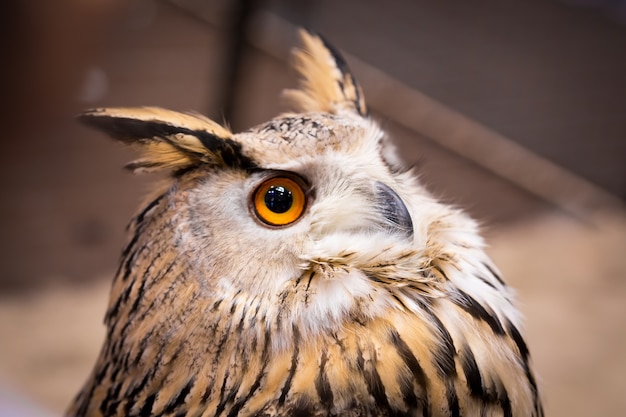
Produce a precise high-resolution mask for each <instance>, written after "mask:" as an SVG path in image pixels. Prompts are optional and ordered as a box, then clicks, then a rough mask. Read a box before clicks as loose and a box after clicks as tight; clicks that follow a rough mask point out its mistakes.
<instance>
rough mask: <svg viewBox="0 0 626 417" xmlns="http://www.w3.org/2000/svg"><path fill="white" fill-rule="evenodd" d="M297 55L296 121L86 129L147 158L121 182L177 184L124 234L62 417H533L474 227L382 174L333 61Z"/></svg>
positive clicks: (387, 167) (119, 120)
mask: <svg viewBox="0 0 626 417" xmlns="http://www.w3.org/2000/svg"><path fill="white" fill-rule="evenodd" d="M302 39H303V42H304V45H305V49H304V50H303V51H299V52H297V53H296V58H297V64H296V66H297V69H298V70H299V71H300V72H301V74H302V76H303V77H304V81H303V84H302V88H301V89H300V90H295V91H291V92H287V96H288V98H289V99H290V100H291V101H292V103H293V104H295V106H296V107H297V108H298V110H299V111H301V112H302V113H298V114H286V115H282V116H279V117H278V118H276V119H274V120H272V121H270V122H268V123H266V124H263V125H261V126H259V127H256V128H254V129H251V130H249V131H247V132H243V133H239V134H233V133H231V132H229V131H228V130H227V129H225V128H223V127H222V126H219V125H218V124H217V123H215V122H213V121H210V120H208V119H206V118H204V117H203V116H199V115H193V114H180V113H176V112H171V111H166V110H162V109H155V108H141V109H97V110H92V111H89V112H87V113H85V114H84V115H83V116H82V119H83V120H84V121H85V122H86V123H88V124H91V125H93V126H95V127H97V128H100V129H101V130H103V131H105V132H107V133H109V134H111V135H112V136H113V137H115V138H117V139H119V140H122V141H124V142H127V143H131V144H134V145H136V146H138V147H139V148H140V149H141V150H142V151H143V152H144V157H143V158H142V159H140V160H139V161H136V162H134V163H131V164H130V165H129V166H130V168H132V169H134V170H157V169H167V170H170V171H171V172H172V176H171V181H170V183H168V184H166V185H165V186H164V187H163V188H162V189H160V190H158V192H156V193H155V194H154V195H153V197H152V199H150V200H148V202H147V203H146V204H145V206H144V208H143V209H142V210H141V211H140V212H139V213H138V214H137V215H136V216H135V218H134V219H133V220H132V221H131V223H130V226H129V241H128V243H127V245H126V247H125V249H124V250H123V253H122V259H121V262H120V266H119V269H118V271H117V274H116V277H115V281H114V283H113V287H112V291H111V298H110V304H109V308H108V311H107V315H106V320H105V321H106V325H107V335H106V340H105V343H104V346H103V347H102V351H101V353H100V357H99V359H98V361H97V363H96V365H95V368H94V371H93V373H92V375H91V376H90V378H89V380H88V381H87V384H86V385H85V387H84V388H83V390H82V391H81V392H80V393H79V395H78V396H77V398H76V400H75V402H74V403H73V404H72V406H71V408H70V410H69V411H68V413H67V415H68V416H149V415H156V416H229V417H234V416H253V415H254V416H327V415H341V416H395V415H403V416H431V417H438V416H537V417H539V416H542V415H543V411H542V408H541V403H540V399H539V394H538V391H537V384H536V382H535V378H534V376H533V372H532V370H531V367H530V364H529V353H528V348H527V347H526V344H525V342H524V339H523V337H522V335H521V332H520V323H519V321H520V320H519V313H518V312H517V310H516V309H515V307H514V306H513V304H512V299H511V291H510V290H509V288H508V287H507V286H506V285H505V283H504V282H503V281H502V279H501V278H500V277H499V276H498V273H497V272H496V269H495V268H494V267H493V266H492V264H491V262H490V260H489V259H488V257H487V256H486V255H485V253H484V252H483V249H482V247H483V242H482V240H481V238H480V237H479V235H478V232H477V228H476V226H475V223H474V222H473V221H472V220H470V219H469V218H468V217H466V216H465V215H464V214H462V213H461V212H459V211H458V210H455V209H453V208H450V207H448V206H445V205H442V204H440V203H438V202H436V201H435V200H434V199H433V198H432V197H431V196H430V195H429V194H428V193H427V192H426V191H425V190H424V189H423V188H422V187H421V186H420V185H419V184H418V183H417V181H416V179H415V178H414V176H413V174H412V173H411V172H409V171H407V170H404V169H403V168H402V166H401V165H399V164H398V162H397V161H396V159H395V158H394V157H392V156H390V155H391V153H390V151H389V145H388V144H387V143H386V140H385V137H384V133H383V132H382V131H381V130H380V129H379V127H378V125H377V124H376V123H375V122H374V121H373V120H372V119H371V118H369V116H368V115H367V108H366V105H365V102H364V99H363V94H362V92H361V89H360V87H359V86H358V84H357V83H356V81H355V79H354V77H353V76H352V75H351V74H350V72H349V70H348V68H347V65H346V64H345V61H344V60H343V59H342V58H341V57H340V56H339V55H338V53H337V52H336V51H335V50H334V49H332V48H331V47H330V46H329V45H328V44H327V43H326V42H324V41H323V40H322V39H321V38H320V37H319V36H316V35H312V34H309V33H306V32H302ZM267 181H277V182H276V184H277V185H272V184H274V183H271V184H270V185H268V186H265V188H262V187H260V184H261V185H262V184H267ZM290 187H291V188H290ZM292 188H293V189H292ZM299 188H301V190H298V189H299ZM260 189H262V190H271V192H270V191H263V192H264V193H265V194H262V195H260V196H259V190H260ZM299 193H301V194H299ZM298 196H301V197H298ZM299 199H301V200H302V203H301V204H302V207H296V206H297V204H300V203H298V202H299ZM259 202H260V203H259ZM258 204H261V205H264V207H258ZM268 210H269V211H268Z"/></svg>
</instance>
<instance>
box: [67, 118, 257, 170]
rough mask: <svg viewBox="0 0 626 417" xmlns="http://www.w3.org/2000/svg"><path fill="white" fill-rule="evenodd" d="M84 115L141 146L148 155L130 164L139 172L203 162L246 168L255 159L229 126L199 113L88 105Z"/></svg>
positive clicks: (85, 120) (87, 120) (90, 122)
mask: <svg viewBox="0 0 626 417" xmlns="http://www.w3.org/2000/svg"><path fill="white" fill-rule="evenodd" d="M79 119H80V121H82V122H83V123H85V124H87V125H89V126H91V127H95V128H97V129H99V130H101V131H103V132H104V133H107V134H108V135H110V136H111V137H113V138H114V139H117V140H119V141H121V142H123V143H126V144H130V145H134V146H137V147H138V148H139V149H140V150H141V151H142V153H143V157H142V158H141V159H139V160H136V161H133V162H131V163H129V164H128V165H127V168H129V169H130V170H132V171H134V172H146V171H157V170H163V169H165V170H168V169H169V170H172V171H179V170H183V169H186V168H190V167H193V166H196V165H201V164H208V165H217V166H233V167H241V168H244V169H250V168H252V167H253V166H254V165H255V164H254V162H253V161H252V160H251V159H250V158H248V157H247V156H245V155H244V154H243V153H242V150H241V145H240V144H239V143H237V142H235V141H234V140H232V136H233V134H232V133H231V132H230V131H229V130H228V129H226V128H224V127H222V126H221V125H219V124H218V123H216V122H214V121H212V120H210V119H208V118H206V117H204V116H202V115H199V114H187V113H179V112H175V111H171V110H165V109H161V108H157V107H138V108H104V109H93V110H88V111H86V112H85V113H83V114H81V115H80V116H79Z"/></svg>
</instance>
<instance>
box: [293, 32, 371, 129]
mask: <svg viewBox="0 0 626 417" xmlns="http://www.w3.org/2000/svg"><path fill="white" fill-rule="evenodd" d="M300 38H301V40H302V45H303V49H296V50H294V51H293V58H294V68H295V69H296V70H297V71H298V72H299V74H300V76H301V77H302V78H301V80H300V89H298V90H285V91H284V92H283V97H284V98H285V99H286V100H287V101H288V103H289V104H290V105H291V106H292V107H293V108H294V109H295V110H296V111H301V112H309V111H312V112H326V113H333V114H337V113H341V112H345V111H348V112H351V113H357V114H359V115H361V116H364V117H365V116H367V115H368V111H367V106H366V104H365V99H364V98H363V91H362V90H361V86H360V85H359V84H358V83H357V81H356V79H355V78H354V76H353V75H352V73H351V72H350V69H349V68H348V65H347V63H346V61H345V59H344V58H343V57H342V56H341V54H340V53H339V51H337V49H335V48H334V47H333V46H332V45H331V44H330V43H328V42H326V41H325V40H324V38H322V37H321V36H320V35H317V34H313V33H310V32H307V31H305V30H300Z"/></svg>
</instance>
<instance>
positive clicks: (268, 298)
mask: <svg viewBox="0 0 626 417" xmlns="http://www.w3.org/2000/svg"><path fill="white" fill-rule="evenodd" d="M231 140H232V141H234V142H235V143H237V144H239V145H240V146H241V152H242V154H243V155H245V156H246V157H247V158H249V159H250V160H251V161H253V165H254V166H253V167H252V168H249V169H242V167H237V166H233V167H227V168H226V169H222V168H220V169H215V168H214V167H201V168H198V169H195V170H193V171H192V172H190V173H187V174H185V175H183V176H181V177H180V178H179V179H178V180H177V184H176V197H175V198H176V199H177V200H176V204H175V207H176V212H177V217H178V220H177V228H176V231H177V232H176V236H175V238H174V240H175V241H177V242H179V244H178V247H179V248H180V250H181V256H183V257H185V258H186V259H188V262H189V263H190V267H189V268H190V269H192V270H193V271H196V273H197V277H198V279H199V280H202V281H203V282H202V285H203V287H204V288H205V289H206V291H207V295H214V294H224V295H227V296H229V297H240V298H242V299H245V300H246V303H251V304H254V302H253V301H252V300H257V302H260V301H261V300H262V301H264V305H269V306H281V307H280V308H276V309H274V310H272V309H268V311H267V312H266V313H265V315H266V320H267V323H268V325H273V323H276V322H277V317H278V316H279V315H282V316H283V319H282V320H281V323H282V326H281V329H280V330H282V331H283V332H284V333H285V337H284V338H285V340H289V339H290V329H291V328H292V325H293V324H294V323H297V324H298V325H299V326H303V328H304V329H307V331H310V332H316V331H319V330H320V329H319V328H320V325H322V324H323V325H324V326H325V327H332V326H337V325H339V323H340V322H341V320H343V319H344V318H345V316H346V315H350V314H355V310H356V309H358V310H359V311H358V314H360V315H364V316H375V315H376V314H380V313H381V312H382V311H383V310H384V308H385V307H386V306H387V305H388V304H389V301H390V300H389V296H388V295H387V294H386V293H385V292H378V291H377V290H376V288H375V287H376V285H375V284H373V283H372V280H371V278H370V277H368V276H367V273H370V274H372V275H373V274H376V271H375V269H376V268H375V263H376V262H381V261H383V260H384V259H385V255H387V263H389V264H394V265H395V264H396V260H395V259H396V258H397V257H402V256H406V257H407V259H409V260H410V262H408V263H415V261H416V260H415V258H416V256H415V250H414V249H413V248H414V247H415V246H416V241H419V240H420V239H422V240H423V239H424V237H423V236H421V235H420V233H419V231H418V233H415V231H414V228H413V220H412V216H419V215H420V214H419V213H418V212H415V209H414V207H413V205H417V206H419V205H420V201H419V199H415V198H413V199H412V198H411V197H410V196H412V195H415V194H416V192H415V191H416V190H415V189H416V187H414V186H413V187H412V185H413V184H412V180H410V179H409V178H410V176H409V175H408V174H402V173H398V168H396V167H390V164H389V162H387V161H386V160H385V159H384V156H383V149H384V145H383V143H382V140H383V133H382V131H381V130H380V129H379V128H378V126H377V125H376V124H375V123H374V122H372V121H371V120H369V119H366V118H363V117H361V116H353V115H351V114H346V115H329V114H324V113H306V114H300V115H297V116H294V115H286V116H282V117H279V118H277V119H274V120H272V121H270V122H268V123H266V124H263V125H261V126H259V127H256V128H254V129H252V130H250V131H248V132H245V133H241V134H236V135H233V136H232V137H231ZM240 159H242V158H240ZM392 169H393V171H392ZM417 194H418V195H419V192H418V193H417ZM425 201H426V199H425ZM409 207H411V209H410V208H409ZM418 218H419V217H418ZM381 251H383V252H384V254H383V255H382V256H381ZM385 252H386V253H385ZM242 254H243V255H244V256H243V258H242ZM419 262H425V261H424V260H420V261H419ZM368 268H369V269H368ZM368 271H369V272H368ZM310 275H314V279H312V280H311V282H307V285H306V286H305V285H294V284H295V282H298V280H300V282H302V280H305V281H306V280H308V279H309V278H310ZM286 299H288V300H290V303H288V304H287V305H286V304H285V302H284V301H281V300H286ZM365 300H368V302H367V303H366V302H365ZM364 306H367V307H366V308H364Z"/></svg>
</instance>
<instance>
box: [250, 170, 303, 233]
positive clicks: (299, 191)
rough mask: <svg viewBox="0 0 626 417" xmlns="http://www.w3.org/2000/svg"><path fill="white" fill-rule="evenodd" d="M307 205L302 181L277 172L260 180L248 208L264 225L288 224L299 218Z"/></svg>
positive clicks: (280, 225) (278, 225)
mask: <svg viewBox="0 0 626 417" xmlns="http://www.w3.org/2000/svg"><path fill="white" fill-rule="evenodd" d="M306 206H307V194H306V191H305V186H304V181H302V180H301V179H300V178H298V177H295V176H293V175H288V174H284V173H281V174H278V175H275V176H272V177H270V178H267V179H265V180H264V181H262V182H261V183H260V184H259V185H258V186H257V187H256V189H255V190H254V192H253V193H252V195H251V198H250V208H251V211H252V212H253V213H254V215H255V216H256V217H257V219H259V221H261V222H262V223H263V224H264V225H267V226H271V227H283V226H288V225H290V224H292V223H294V222H296V221H297V220H299V219H300V218H301V217H302V215H303V214H304V211H305V209H306Z"/></svg>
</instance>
